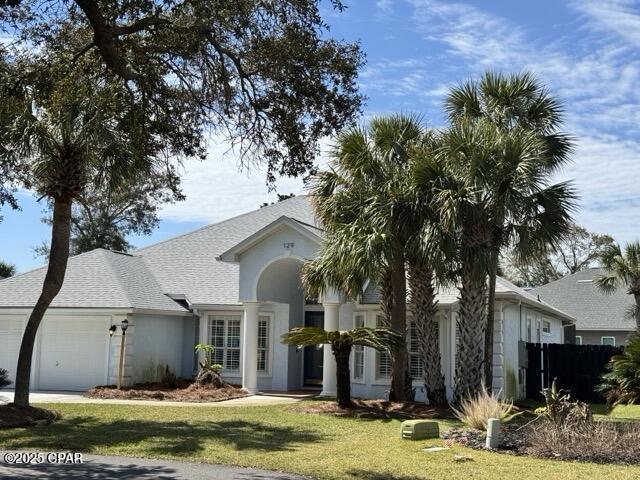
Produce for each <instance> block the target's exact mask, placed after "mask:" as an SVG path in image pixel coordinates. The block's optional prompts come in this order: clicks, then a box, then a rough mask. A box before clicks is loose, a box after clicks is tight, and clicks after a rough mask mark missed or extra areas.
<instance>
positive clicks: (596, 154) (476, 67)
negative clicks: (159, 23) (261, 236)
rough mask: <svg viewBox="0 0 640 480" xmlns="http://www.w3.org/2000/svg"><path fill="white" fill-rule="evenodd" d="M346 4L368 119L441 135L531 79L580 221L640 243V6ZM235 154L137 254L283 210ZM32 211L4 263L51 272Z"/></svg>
mask: <svg viewBox="0 0 640 480" xmlns="http://www.w3.org/2000/svg"><path fill="white" fill-rule="evenodd" d="M345 3H346V4H347V5H348V7H349V8H348V9H347V11H346V12H344V13H337V12H333V11H331V10H330V9H328V8H327V9H326V12H325V13H326V15H325V18H326V20H327V22H328V23H329V24H330V25H331V34H332V35H333V36H336V37H339V38H344V39H348V40H360V41H361V43H362V47H363V49H364V51H365V52H366V54H367V65H366V66H365V67H364V69H363V70H362V72H361V75H360V85H361V88H362V91H363V92H364V93H365V94H366V95H367V96H368V97H369V99H368V102H367V105H366V107H365V112H364V113H365V117H367V116H371V115H377V114H382V113H386V112H395V111H399V110H402V111H410V112H418V113H421V114H422V115H423V116H424V118H425V120H426V121H427V123H428V124H430V125H432V126H440V125H443V124H444V119H443V116H442V113H441V106H442V100H443V96H444V94H445V93H446V91H447V88H448V87H450V86H451V85H455V84H456V83H458V82H460V81H463V80H465V79H467V78H469V77H472V76H474V75H478V74H480V73H482V72H483V71H485V70H487V69H491V70H496V71H503V72H514V71H522V70H530V71H531V72H533V73H534V74H536V75H537V76H538V77H539V78H540V79H541V80H542V81H544V82H545V83H546V84H547V86H548V88H549V89H550V90H551V92H552V93H554V94H555V95H557V96H558V97H559V98H560V99H561V100H562V101H563V103H564V106H565V110H566V114H565V123H566V128H565V130H566V131H568V132H570V133H571V134H573V135H574V136H575V138H576V141H577V149H576V152H575V153H574V155H573V163H572V165H571V166H570V167H569V168H567V169H566V171H564V172H562V173H561V174H559V176H558V179H559V180H560V179H568V178H570V179H573V180H574V181H575V185H576V187H577V189H578V191H579V194H580V196H581V201H580V210H579V212H578V214H577V220H578V221H579V223H581V224H583V225H584V226H586V227H587V228H589V229H591V230H594V231H598V232H602V233H609V234H612V235H613V236H614V238H616V240H618V241H619V242H626V241H630V240H634V239H638V238H640V224H639V223H638V222H637V217H638V209H639V207H640V188H639V185H640V2H638V1H628V0H609V1H606V0H576V1H559V0H548V1H536V2H515V1H507V0H491V1H489V0H486V1H477V2H445V1H431V0H379V1H377V2H376V1H373V0H346V2H345ZM227 150H228V147H227V146H225V145H224V144H221V143H217V144H212V146H211V148H210V155H209V159H208V160H207V161H205V162H203V163H200V162H192V163H188V164H186V165H185V169H184V191H185V193H186V194H187V200H186V201H185V202H182V203H180V204H176V205H169V206H167V207H166V208H164V210H163V212H162V219H163V220H162V223H161V225H160V228H159V229H158V230H156V231H155V233H154V234H153V235H152V236H151V237H145V238H134V239H132V242H133V243H134V244H135V245H137V246H143V245H147V244H149V243H153V242H156V241H158V240H162V239H165V238H168V237H171V236H174V235H177V234H180V233H183V232H186V231H189V230H192V229H194V228H196V227H198V226H201V225H204V224H206V223H211V222H216V221H219V220H222V219H225V218H228V217H230V216H232V215H235V214H239V213H243V212H246V211H248V210H251V209H253V208H256V207H257V206H258V205H260V204H261V203H262V202H264V201H267V200H272V199H273V197H274V196H275V194H274V193H271V194H270V193H268V192H267V189H266V187H265V186H264V172H262V171H260V170H259V169H257V170H256V169H254V170H252V171H250V172H246V171H245V172H239V171H238V169H237V162H236V157H234V154H233V152H227ZM225 152H226V153H225ZM320 163H322V159H320ZM278 190H279V192H281V193H289V192H296V193H300V192H302V190H303V188H302V182H301V181H300V180H296V179H282V180H280V182H279V184H278ZM20 200H21V205H22V208H23V210H22V211H20V212H11V211H9V210H7V209H5V210H4V211H3V212H2V213H3V214H4V217H5V218H4V221H3V222H2V223H0V259H4V260H6V261H10V262H13V263H16V264H17V265H18V268H19V270H20V271H24V270H26V269H29V268H32V267H34V266H37V265H39V263H40V261H39V260H36V259H34V258H33V254H32V251H31V249H32V247H33V246H35V245H37V244H39V243H41V242H42V241H43V240H45V239H46V238H47V236H48V233H49V232H48V228H47V227H46V226H45V225H43V224H41V223H40V217H41V209H42V207H40V206H39V205H38V204H36V203H35V200H34V199H33V198H32V197H31V196H30V195H29V194H28V193H25V194H23V195H21V196H20Z"/></svg>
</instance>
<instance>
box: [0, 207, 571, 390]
mask: <svg viewBox="0 0 640 480" xmlns="http://www.w3.org/2000/svg"><path fill="white" fill-rule="evenodd" d="M322 241H323V231H322V226H321V225H319V224H318V223H317V222H316V219H315V216H314V213H313V210H312V206H311V202H310V199H309V197H307V196H299V197H295V198H291V199H288V200H285V201H282V202H279V203H276V204H274V205H271V206H268V207H265V208H261V209H258V210H255V211H252V212H249V213H246V214H243V215H239V216H237V217H234V218H231V219H228V220H225V221H222V222H219V223H216V224H213V225H209V226H206V227H203V228H200V229H198V230H195V231H193V232H190V233H187V234H184V235H181V236H178V237H175V238H172V239H169V240H166V241H163V242H159V243H156V244H155V245H151V246H149V247H146V248H142V249H140V250H137V251H135V252H133V253H131V254H123V253H116V252H110V251H107V250H102V249H98V250H94V251H91V252H88V253H85V254H82V255H78V256H76V257H72V258H71V259H70V261H69V267H68V273H67V277H66V280H65V284H64V287H63V288H62V291H61V292H60V294H59V295H58V297H57V298H56V299H55V301H54V302H53V304H52V306H51V308H50V309H49V311H48V312H47V314H46V317H45V319H44V321H43V325H42V326H41V328H40V332H39V334H38V339H37V342H36V348H35V352H34V362H33V372H32V379H33V383H32V386H33V388H34V389H41V390H83V389H87V388H90V387H93V386H95V385H99V384H107V383H115V375H116V372H117V367H118V351H119V345H120V340H121V338H122V337H121V332H120V329H117V331H116V334H115V335H114V336H113V337H110V336H109V334H108V330H109V327H110V326H111V325H119V324H120V323H121V322H122V320H124V319H125V318H126V319H127V320H128V322H129V325H130V326H129V329H128V330H127V335H126V363H125V365H126V367H125V383H133V382H140V381H144V380H149V379H150V378H151V377H152V376H153V375H154V372H155V371H156V370H157V367H158V366H159V365H168V366H169V367H170V368H171V369H172V370H174V371H175V372H176V373H177V374H178V375H181V376H185V377H189V376H191V375H192V374H193V373H194V370H195V368H196V367H197V363H196V360H197V358H196V357H195V355H194V345H195V344H197V343H201V342H202V343H208V344H211V345H213V346H214V347H215V352H214V354H213V361H214V362H215V363H219V364H221V365H222V366H223V375H224V377H225V378H226V379H227V380H228V381H231V382H237V383H239V384H242V385H243V386H244V387H245V388H247V389H248V390H249V391H251V392H258V391H274V390H276V391H286V390H299V389H302V388H316V389H321V392H322V393H323V394H325V395H333V394H335V361H334V359H333V357H332V354H331V351H330V349H328V348H325V349H317V348H307V349H305V350H303V351H299V350H297V349H296V348H295V347H293V346H287V345H283V344H281V343H280V341H279V338H280V336H281V335H282V334H283V333H285V332H286V331H288V330H289V329H290V328H292V327H295V326H299V325H303V324H304V325H317V326H324V328H326V329H329V330H337V329H350V328H353V327H355V326H362V325H366V326H375V325H376V324H377V323H378V322H379V321H380V320H379V319H380V312H379V307H378V304H377V300H378V293H377V289H376V286H375V285H374V284H372V283H369V284H367V285H365V286H363V294H362V296H361V298H359V299H357V300H355V301H351V300H347V299H345V298H344V297H343V296H342V295H341V294H340V292H336V291H330V292H329V293H328V294H327V295H325V296H324V298H321V299H319V301H313V300H309V299H305V295H304V291H303V289H302V286H301V281H300V269H301V267H302V265H303V263H304V262H305V261H307V260H308V259H311V258H313V257H314V255H315V254H316V252H317V250H318V248H319V246H320V245H321V243H322ZM44 273H45V272H44V269H43V268H40V269H36V270H32V271H30V272H26V273H23V274H21V275H17V276H15V277H13V278H9V279H5V280H2V281H0V366H1V367H3V368H6V369H7V370H8V371H9V374H10V376H14V375H15V366H16V358H17V353H18V349H19V345H20V339H21V333H22V331H23V329H24V326H25V323H26V320H27V317H28V314H29V312H30V309H31V308H32V306H33V305H34V303H35V300H36V298H37V296H38V294H39V291H40V288H41V285H42V281H43V278H44ZM456 296H457V293H456V291H455V289H453V290H450V291H443V292H440V294H439V297H438V300H439V304H438V306H439V312H438V320H437V321H438V328H439V336H440V346H441V351H442V365H443V374H444V376H445V379H446V385H447V389H448V392H449V393H451V390H452V384H453V377H454V371H455V349H456V334H455V333H456V317H457V313H456V311H457V303H458V302H457V298H456ZM409 309H410V305H409ZM495 312H496V313H495V322H494V328H495V346H494V359H493V362H494V366H495V368H494V372H495V376H494V388H496V389H501V390H503V391H504V392H505V393H506V394H508V395H509V396H512V397H517V396H521V395H522V392H523V391H524V390H523V388H524V385H523V377H524V376H523V372H522V368H521V367H522V366H521V363H522V362H521V356H522V354H521V348H520V350H519V342H520V341H527V340H528V341H539V342H557V343H562V342H563V322H565V323H566V322H571V321H572V317H571V316H569V315H568V314H566V313H564V312H563V311H562V310H560V309H558V308H556V307H555V306H552V305H551V304H549V303H545V302H543V301H539V300H538V299H537V298H536V297H535V296H534V295H532V294H531V293H528V292H525V291H524V290H522V289H520V288H518V287H516V286H514V285H512V284H511V283H509V282H507V281H506V280H504V279H501V278H500V279H499V280H498V287H497V294H496V309H495ZM410 319H411V315H409V322H410ZM408 337H409V338H408V339H409V349H410V356H411V372H412V374H413V376H414V378H415V381H414V385H415V386H416V393H417V397H418V398H424V393H423V390H422V388H421V385H422V381H421V379H420V376H421V364H420V357H419V355H418V352H417V342H416V341H415V339H414V338H413V328H411V324H410V325H408ZM519 352H520V353H519ZM352 362H353V363H352V376H353V385H352V390H353V394H354V396H356V397H364V398H376V397H378V398H380V397H384V396H385V395H386V392H388V389H389V384H390V379H389V377H390V364H389V359H388V358H387V356H386V355H384V354H381V353H377V352H375V351H373V350H369V349H368V348H356V349H355V351H354V352H353V355H352Z"/></svg>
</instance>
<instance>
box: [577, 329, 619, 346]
mask: <svg viewBox="0 0 640 480" xmlns="http://www.w3.org/2000/svg"><path fill="white" fill-rule="evenodd" d="M630 334H631V332H630V331H623V332H621V331H615V330H576V336H579V337H581V338H582V345H601V344H602V337H614V338H615V339H616V346H624V345H626V344H627V338H628V337H629V335H630Z"/></svg>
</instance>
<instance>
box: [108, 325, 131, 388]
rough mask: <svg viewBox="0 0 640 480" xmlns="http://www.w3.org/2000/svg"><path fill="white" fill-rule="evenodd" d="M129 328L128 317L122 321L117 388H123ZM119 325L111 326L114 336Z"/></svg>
mask: <svg viewBox="0 0 640 480" xmlns="http://www.w3.org/2000/svg"><path fill="white" fill-rule="evenodd" d="M127 328H129V320H127V319H126V318H125V319H124V320H123V321H122V323H120V330H122V338H121V339H120V362H119V363H118V380H117V388H118V390H120V388H122V371H123V369H124V345H125V343H126V339H127ZM116 329H117V327H116V326H115V325H112V326H111V328H109V335H111V336H113V334H114V333H115V331H116Z"/></svg>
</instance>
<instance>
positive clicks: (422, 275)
mask: <svg viewBox="0 0 640 480" xmlns="http://www.w3.org/2000/svg"><path fill="white" fill-rule="evenodd" d="M437 148H438V136H437V135H435V134H429V135H427V136H426V137H425V141H424V142H423V144H422V146H421V148H420V149H419V151H418V152H417V153H416V155H415V157H414V159H413V161H412V166H411V168H412V176H413V177H414V180H415V179H417V178H419V181H417V182H416V181H414V184H413V185H412V189H413V191H414V195H415V204H414V218H413V220H412V224H413V225H414V226H415V232H414V233H413V235H412V237H411V241H410V242H409V244H408V249H407V273H408V280H409V291H410V298H411V302H410V303H411V307H412V308H413V319H414V323H415V331H416V337H417V340H418V351H419V353H420V357H421V358H422V367H423V368H422V374H423V378H424V385H425V390H426V393H427V399H428V401H429V403H430V404H431V405H436V406H444V405H446V404H447V397H446V388H445V382H444V376H443V374H442V359H441V352H440V339H439V335H438V331H439V330H438V328H437V321H438V320H437V315H436V314H437V311H438V305H437V303H438V302H437V300H436V290H437V286H446V285H448V284H450V283H452V282H454V281H455V268H456V267H455V261H454V257H455V241H454V239H453V238H452V237H451V236H450V235H447V233H446V232H445V231H443V229H442V228H441V226H440V222H439V219H438V216H437V214H436V212H435V211H434V209H433V205H434V201H433V197H434V194H435V192H437V191H438V189H439V188H440V187H441V185H442V183H443V182H446V179H445V175H446V172H445V171H444V169H443V165H442V163H440V162H438V161H437V160H436V159H435V156H434V153H435V151H436V150H437Z"/></svg>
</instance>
